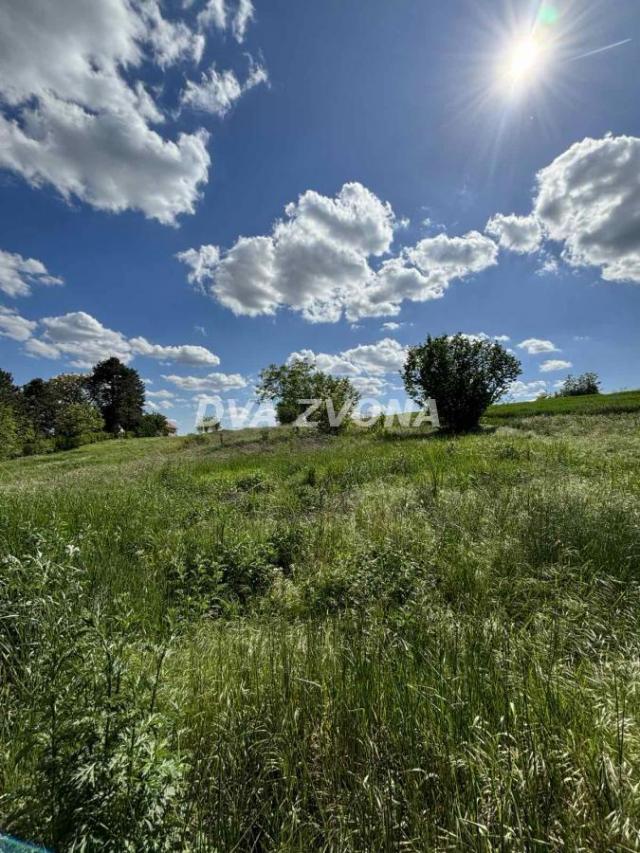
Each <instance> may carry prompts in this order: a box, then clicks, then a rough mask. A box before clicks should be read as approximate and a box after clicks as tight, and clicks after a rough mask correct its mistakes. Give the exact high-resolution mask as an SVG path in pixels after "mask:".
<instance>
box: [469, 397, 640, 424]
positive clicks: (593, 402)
mask: <svg viewBox="0 0 640 853" xmlns="http://www.w3.org/2000/svg"><path fill="white" fill-rule="evenodd" d="M638 411H640V391H620V392H618V393H616V394H591V395H589V396H586V397H549V398H545V399H542V400H534V401H533V402H530V403H504V404H499V405H497V406H491V408H490V409H489V410H488V412H487V414H486V417H485V420H486V421H488V422H489V423H497V422H500V421H505V420H510V419H512V418H526V417H529V416H536V415H607V414H614V413H616V412H638Z"/></svg>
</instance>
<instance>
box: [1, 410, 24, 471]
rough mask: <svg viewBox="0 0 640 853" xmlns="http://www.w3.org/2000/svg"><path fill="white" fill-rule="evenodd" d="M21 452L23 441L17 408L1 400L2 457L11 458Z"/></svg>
mask: <svg viewBox="0 0 640 853" xmlns="http://www.w3.org/2000/svg"><path fill="white" fill-rule="evenodd" d="M21 453H22V441H21V437H20V434H19V429H18V419H17V417H16V414H15V410H14V409H13V407H12V406H10V405H7V404H6V403H3V402H0V459H11V458H13V457H14V456H20V454H21Z"/></svg>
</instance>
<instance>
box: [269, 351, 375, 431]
mask: <svg viewBox="0 0 640 853" xmlns="http://www.w3.org/2000/svg"><path fill="white" fill-rule="evenodd" d="M256 393H257V396H258V399H259V400H261V401H264V400H272V401H273V402H274V403H275V409H276V418H277V420H278V423H279V424H292V423H295V422H296V421H298V419H299V418H302V417H303V416H304V415H305V413H306V412H307V411H309V412H310V414H309V416H308V418H306V422H307V423H309V424H313V425H315V426H316V427H317V428H318V429H319V430H320V431H321V432H339V431H340V430H342V429H343V428H344V427H345V426H346V425H347V424H348V423H349V421H350V419H351V416H352V414H353V410H354V408H355V406H356V404H357V403H358V400H359V399H360V395H359V394H358V392H357V391H356V389H355V388H354V386H353V384H352V382H351V381H350V380H349V379H348V378H346V377H344V376H343V377H337V376H332V375H331V374H328V373H323V372H322V371H320V370H316V368H315V366H314V365H313V363H312V362H310V361H308V360H306V359H294V360H293V361H291V362H288V363H286V364H280V365H276V364H271V365H269V367H267V368H265V369H264V370H263V371H262V372H261V373H260V381H259V384H258V387H257V388H256ZM314 401H315V402H314ZM310 407H311V408H310Z"/></svg>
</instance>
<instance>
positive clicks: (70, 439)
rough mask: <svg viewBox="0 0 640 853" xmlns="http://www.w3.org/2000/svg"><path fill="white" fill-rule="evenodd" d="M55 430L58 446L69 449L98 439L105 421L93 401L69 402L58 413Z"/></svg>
mask: <svg viewBox="0 0 640 853" xmlns="http://www.w3.org/2000/svg"><path fill="white" fill-rule="evenodd" d="M55 432H56V446H57V447H58V448H60V449H61V450H68V449H70V448H72V447H80V445H82V444H91V443H92V442H94V441H97V440H98V439H99V438H100V434H101V433H103V432H104V421H103V420H102V416H101V414H100V412H99V411H98V410H97V409H96V407H95V406H94V405H93V404H92V403H89V402H84V403H69V405H66V406H62V407H61V408H60V410H59V412H58V414H57V417H56V423H55Z"/></svg>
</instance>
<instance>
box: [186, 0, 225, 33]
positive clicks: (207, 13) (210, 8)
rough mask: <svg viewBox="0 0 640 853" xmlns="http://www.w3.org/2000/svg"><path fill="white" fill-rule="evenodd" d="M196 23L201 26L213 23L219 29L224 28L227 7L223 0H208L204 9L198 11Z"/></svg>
mask: <svg viewBox="0 0 640 853" xmlns="http://www.w3.org/2000/svg"><path fill="white" fill-rule="evenodd" d="M189 5H191V4H189ZM198 24H199V25H200V26H201V27H203V28H204V27H208V26H209V25H210V24H213V26H214V27H217V28H218V29H219V30H226V28H227V7H226V4H225V0H208V2H207V4H206V6H205V7H204V9H202V11H201V12H199V13H198Z"/></svg>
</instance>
